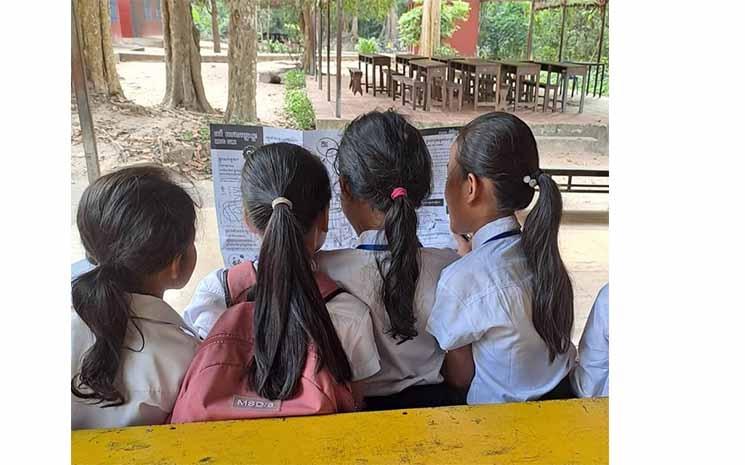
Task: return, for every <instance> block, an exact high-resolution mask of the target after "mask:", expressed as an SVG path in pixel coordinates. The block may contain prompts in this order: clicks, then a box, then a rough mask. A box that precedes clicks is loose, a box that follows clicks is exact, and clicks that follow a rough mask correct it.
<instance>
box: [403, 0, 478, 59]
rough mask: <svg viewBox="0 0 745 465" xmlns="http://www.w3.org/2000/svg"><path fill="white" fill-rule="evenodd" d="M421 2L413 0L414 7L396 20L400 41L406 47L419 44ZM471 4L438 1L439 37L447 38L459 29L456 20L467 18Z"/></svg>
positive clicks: (457, 0) (421, 0)
mask: <svg viewBox="0 0 745 465" xmlns="http://www.w3.org/2000/svg"><path fill="white" fill-rule="evenodd" d="M422 3H423V0H414V8H412V9H411V10H409V11H407V12H406V13H404V14H402V15H401V17H400V18H399V20H398V34H399V38H400V39H401V43H402V44H404V45H405V46H407V47H411V46H415V45H418V44H419V37H420V36H421V34H422ZM470 10H471V6H470V5H469V4H468V2H464V1H461V0H453V1H442V2H441V3H440V37H441V38H442V39H449V38H450V37H452V36H453V33H455V31H457V30H458V29H459V27H458V26H457V25H456V24H455V23H456V21H458V20H466V19H468V14H469V11H470Z"/></svg>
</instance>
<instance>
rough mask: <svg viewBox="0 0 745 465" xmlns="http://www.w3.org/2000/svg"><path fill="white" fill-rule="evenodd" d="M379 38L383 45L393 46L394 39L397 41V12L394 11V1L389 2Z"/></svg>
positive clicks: (394, 43)
mask: <svg viewBox="0 0 745 465" xmlns="http://www.w3.org/2000/svg"><path fill="white" fill-rule="evenodd" d="M379 39H380V43H381V44H382V46H383V47H387V46H388V44H391V45H393V46H395V45H396V41H398V12H396V4H395V2H394V3H392V4H391V8H390V10H388V15H387V16H386V17H385V23H383V29H382V30H381V31H380V37H379Z"/></svg>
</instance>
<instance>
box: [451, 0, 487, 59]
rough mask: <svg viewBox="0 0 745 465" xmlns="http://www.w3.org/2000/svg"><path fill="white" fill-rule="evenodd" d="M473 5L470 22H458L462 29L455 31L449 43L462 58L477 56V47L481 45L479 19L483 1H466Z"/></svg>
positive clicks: (469, 17) (469, 14) (469, 15)
mask: <svg viewBox="0 0 745 465" xmlns="http://www.w3.org/2000/svg"><path fill="white" fill-rule="evenodd" d="M465 1H467V2H468V3H469V4H470V5H471V11H470V12H469V13H468V20H467V21H465V22H462V21H460V22H458V26H460V28H459V29H458V30H457V31H455V34H453V37H451V38H450V40H449V41H448V42H449V43H450V46H451V47H453V48H454V49H455V50H457V51H458V53H459V54H460V55H462V56H476V46H477V45H478V43H479V17H480V16H481V0H465Z"/></svg>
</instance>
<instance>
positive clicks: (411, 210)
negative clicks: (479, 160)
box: [336, 110, 432, 343]
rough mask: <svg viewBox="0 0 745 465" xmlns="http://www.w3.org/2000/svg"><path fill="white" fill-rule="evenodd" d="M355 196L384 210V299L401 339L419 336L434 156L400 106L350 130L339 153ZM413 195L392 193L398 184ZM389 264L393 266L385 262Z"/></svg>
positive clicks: (366, 117)
mask: <svg viewBox="0 0 745 465" xmlns="http://www.w3.org/2000/svg"><path fill="white" fill-rule="evenodd" d="M336 168H337V170H338V172H339V176H340V177H341V178H343V179H344V180H345V181H346V183H347V184H348V185H349V188H350V191H351V194H352V196H354V197H355V198H357V199H362V200H364V201H367V202H368V203H369V204H370V205H371V206H372V207H373V208H374V209H375V210H378V211H380V212H383V213H384V215H385V217H384V218H385V219H384V231H385V237H386V239H387V241H388V248H389V251H390V255H385V256H381V255H378V258H377V260H378V262H377V263H378V270H379V272H380V275H381V277H382V289H381V294H382V301H383V304H384V305H385V310H386V313H387V314H388V318H389V320H390V322H391V328H390V330H388V333H389V334H390V335H391V336H392V337H393V338H394V339H398V340H399V343H401V342H404V341H407V340H409V339H412V338H414V337H416V335H417V331H416V328H415V326H414V324H415V323H416V316H415V313H414V295H415V293H416V286H417V281H418V280H419V264H420V250H419V248H420V245H419V239H418V238H417V225H418V219H417V215H416V209H417V208H419V207H420V206H421V205H422V201H423V200H424V199H426V198H427V197H429V194H430V191H431V185H432V158H431V157H430V155H429V150H427V145H426V144H425V143H424V139H423V138H422V135H421V134H420V133H419V131H418V130H417V129H416V128H415V127H414V126H412V125H411V124H409V123H408V122H407V121H406V120H405V119H404V118H403V117H402V116H401V115H399V114H398V113H396V112H395V111H392V110H389V111H386V112H379V111H372V112H370V113H367V114H364V115H361V116H359V117H357V118H356V119H355V120H354V121H352V122H351V123H350V124H349V126H348V127H347V129H346V130H345V131H344V135H343V136H342V139H341V143H340V144H339V152H338V155H337V158H336ZM398 187H402V188H404V189H406V192H407V194H406V195H402V196H398V197H396V198H395V199H393V198H392V196H391V193H392V192H393V190H394V189H396V188H398ZM386 263H387V264H388V269H387V271H386V270H385V267H384V264H386Z"/></svg>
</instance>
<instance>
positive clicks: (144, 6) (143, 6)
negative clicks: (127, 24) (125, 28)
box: [129, 0, 163, 37]
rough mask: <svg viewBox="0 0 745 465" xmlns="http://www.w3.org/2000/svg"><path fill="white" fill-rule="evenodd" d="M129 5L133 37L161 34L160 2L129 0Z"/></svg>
mask: <svg viewBox="0 0 745 465" xmlns="http://www.w3.org/2000/svg"><path fill="white" fill-rule="evenodd" d="M129 3H130V5H131V8H132V33H133V34H134V35H133V37H150V36H160V35H162V34H163V23H162V20H161V13H160V0H130V1H129Z"/></svg>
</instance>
